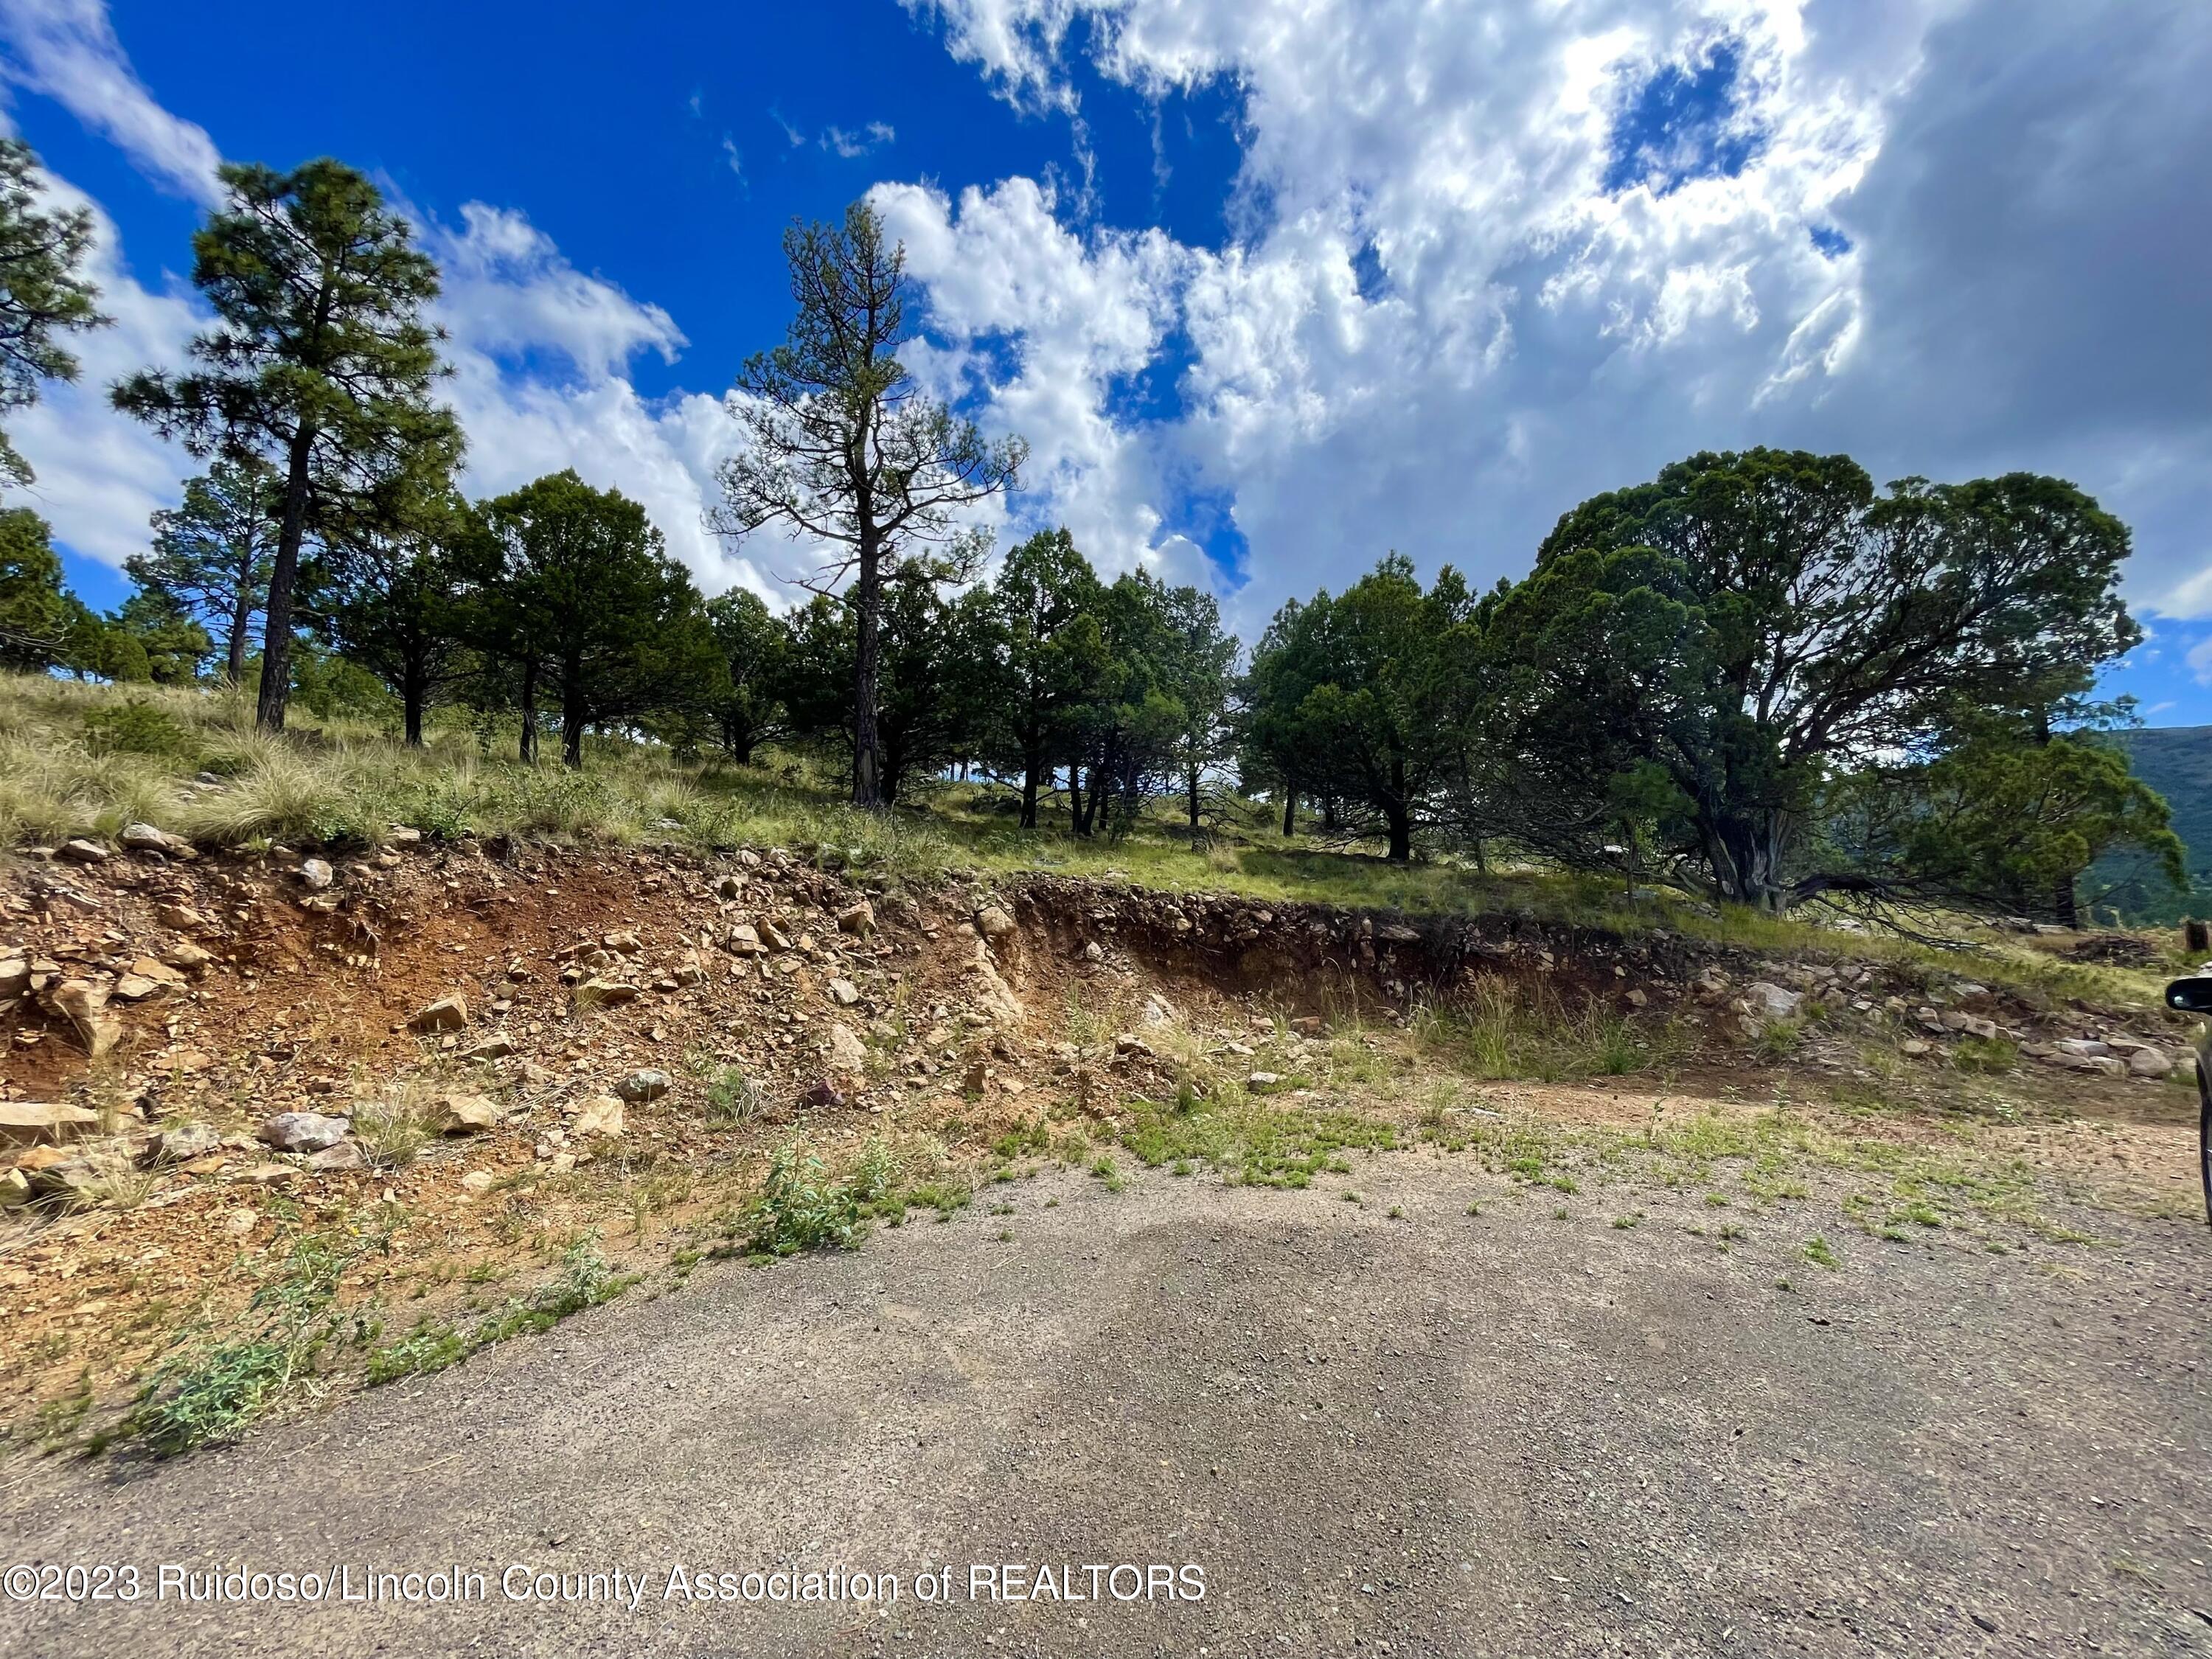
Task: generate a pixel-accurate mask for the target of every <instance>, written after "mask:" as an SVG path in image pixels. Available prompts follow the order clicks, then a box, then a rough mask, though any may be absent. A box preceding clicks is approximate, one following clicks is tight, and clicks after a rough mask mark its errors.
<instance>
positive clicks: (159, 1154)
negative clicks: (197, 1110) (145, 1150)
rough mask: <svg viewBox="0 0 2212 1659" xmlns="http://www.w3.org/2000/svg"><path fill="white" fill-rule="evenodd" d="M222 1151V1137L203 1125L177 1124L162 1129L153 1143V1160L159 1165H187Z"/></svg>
mask: <svg viewBox="0 0 2212 1659" xmlns="http://www.w3.org/2000/svg"><path fill="white" fill-rule="evenodd" d="M221 1150H222V1136H221V1135H219V1134H217V1133H216V1132H215V1131H214V1129H212V1128H211V1127H209V1126H208V1125H207V1124H204V1123H179V1124H178V1125H177V1126H176V1127H174V1128H173V1129H164V1130H163V1131H162V1132H161V1134H160V1135H159V1136H157V1137H156V1138H155V1141H154V1158H155V1162H156V1163H161V1164H189V1163H191V1161H192V1159H194V1158H205V1157H207V1156H208V1155H209V1154H210V1152H220V1151H221Z"/></svg>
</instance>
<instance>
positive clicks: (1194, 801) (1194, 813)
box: [1185, 766, 1198, 836]
mask: <svg viewBox="0 0 2212 1659" xmlns="http://www.w3.org/2000/svg"><path fill="white" fill-rule="evenodd" d="M1185 775H1186V776H1187V778H1188V781H1189V785H1190V833H1191V834H1192V835H1193V836H1195V835H1197V834H1198V769H1197V768H1196V767H1195V766H1193V767H1190V768H1188V769H1187V770H1186V774H1185Z"/></svg>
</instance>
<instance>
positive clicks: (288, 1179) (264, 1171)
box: [230, 1164, 300, 1187]
mask: <svg viewBox="0 0 2212 1659" xmlns="http://www.w3.org/2000/svg"><path fill="white" fill-rule="evenodd" d="M299 1178H300V1171H299V1170H297V1169H296V1168H295V1167H294V1166H293V1165H291V1164H247V1165H246V1168H244V1169H242V1170H239V1171H238V1172H237V1173H236V1174H235V1175H234V1176H231V1177H230V1179H231V1180H233V1181H235V1182H239V1183H240V1185H241V1186H246V1187H284V1186H289V1185H290V1184H291V1183H292V1182H295V1181H297V1180H298V1179H299Z"/></svg>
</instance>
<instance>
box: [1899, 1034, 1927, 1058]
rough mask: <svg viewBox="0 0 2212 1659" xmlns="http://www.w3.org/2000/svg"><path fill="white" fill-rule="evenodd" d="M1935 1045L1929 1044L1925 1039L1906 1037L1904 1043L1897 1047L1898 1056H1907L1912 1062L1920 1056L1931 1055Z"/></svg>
mask: <svg viewBox="0 0 2212 1659" xmlns="http://www.w3.org/2000/svg"><path fill="white" fill-rule="evenodd" d="M1935 1047H1936V1045H1935V1044H1934V1043H1932V1042H1929V1041H1928V1040H1927V1039H1926V1038H1925V1037H1907V1038H1905V1041H1904V1042H1900V1043H1899V1044H1898V1045H1897V1048H1898V1052H1899V1054H1906V1055H1909V1056H1910V1057H1911V1058H1912V1059H1914V1060H1918V1059H1919V1058H1920V1057H1921V1056H1922V1055H1923V1054H1929V1053H1932V1052H1933V1051H1934V1049H1935Z"/></svg>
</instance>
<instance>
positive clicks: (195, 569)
mask: <svg viewBox="0 0 2212 1659" xmlns="http://www.w3.org/2000/svg"><path fill="white" fill-rule="evenodd" d="M282 509H283V489H282V488H281V485H280V482H279V480H278V478H277V477H276V471H275V470H274V469H272V468H271V467H270V465H269V464H268V463H267V462H266V461H264V460H263V459H261V458H260V457H258V455H249V456H246V458H244V459H240V460H226V459H217V460H216V463H215V464H214V465H212V466H210V468H209V469H208V470H207V471H206V472H204V473H203V474H202V475H201V476H200V477H197V478H191V479H188V480H186V481H185V498H184V501H182V502H181V503H180V504H179V505H178V506H176V507H167V508H164V509H163V510H162V511H161V512H159V513H155V514H154V545H153V547H152V549H151V550H149V551H147V552H144V553H134V554H132V555H131V556H130V557H129V558H127V559H125V561H124V562H123V568H125V570H126V571H128V572H129V573H130V574H131V579H132V580H135V581H136V582H137V584H138V585H139V586H141V587H143V588H145V589H147V590H148V591H149V592H158V593H162V594H166V595H167V597H168V598H169V599H172V600H173V601H174V602H175V603H176V604H177V605H178V606H179V607H180V608H181V609H182V610H184V611H186V612H188V613H190V614H191V615H192V616H195V617H200V618H202V619H204V620H205V621H206V622H209V623H213V624H214V625H215V627H216V629H219V630H220V635H219V637H220V638H221V639H222V653H223V665H224V670H223V671H224V673H225V674H226V675H227V676H228V678H229V679H230V680H231V682H232V683H233V684H238V683H240V681H241V680H242V678H243V677H244V675H245V672H246V658H247V656H248V655H249V654H251V653H252V648H253V645H252V639H253V623H254V619H255V618H256V617H258V616H260V615H261V613H262V611H263V608H264V606H265V605H267V603H268V595H269V578H270V571H271V569H272V568H274V564H275V555H276V531H277V526H278V522H279V519H280V516H281V513H282Z"/></svg>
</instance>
